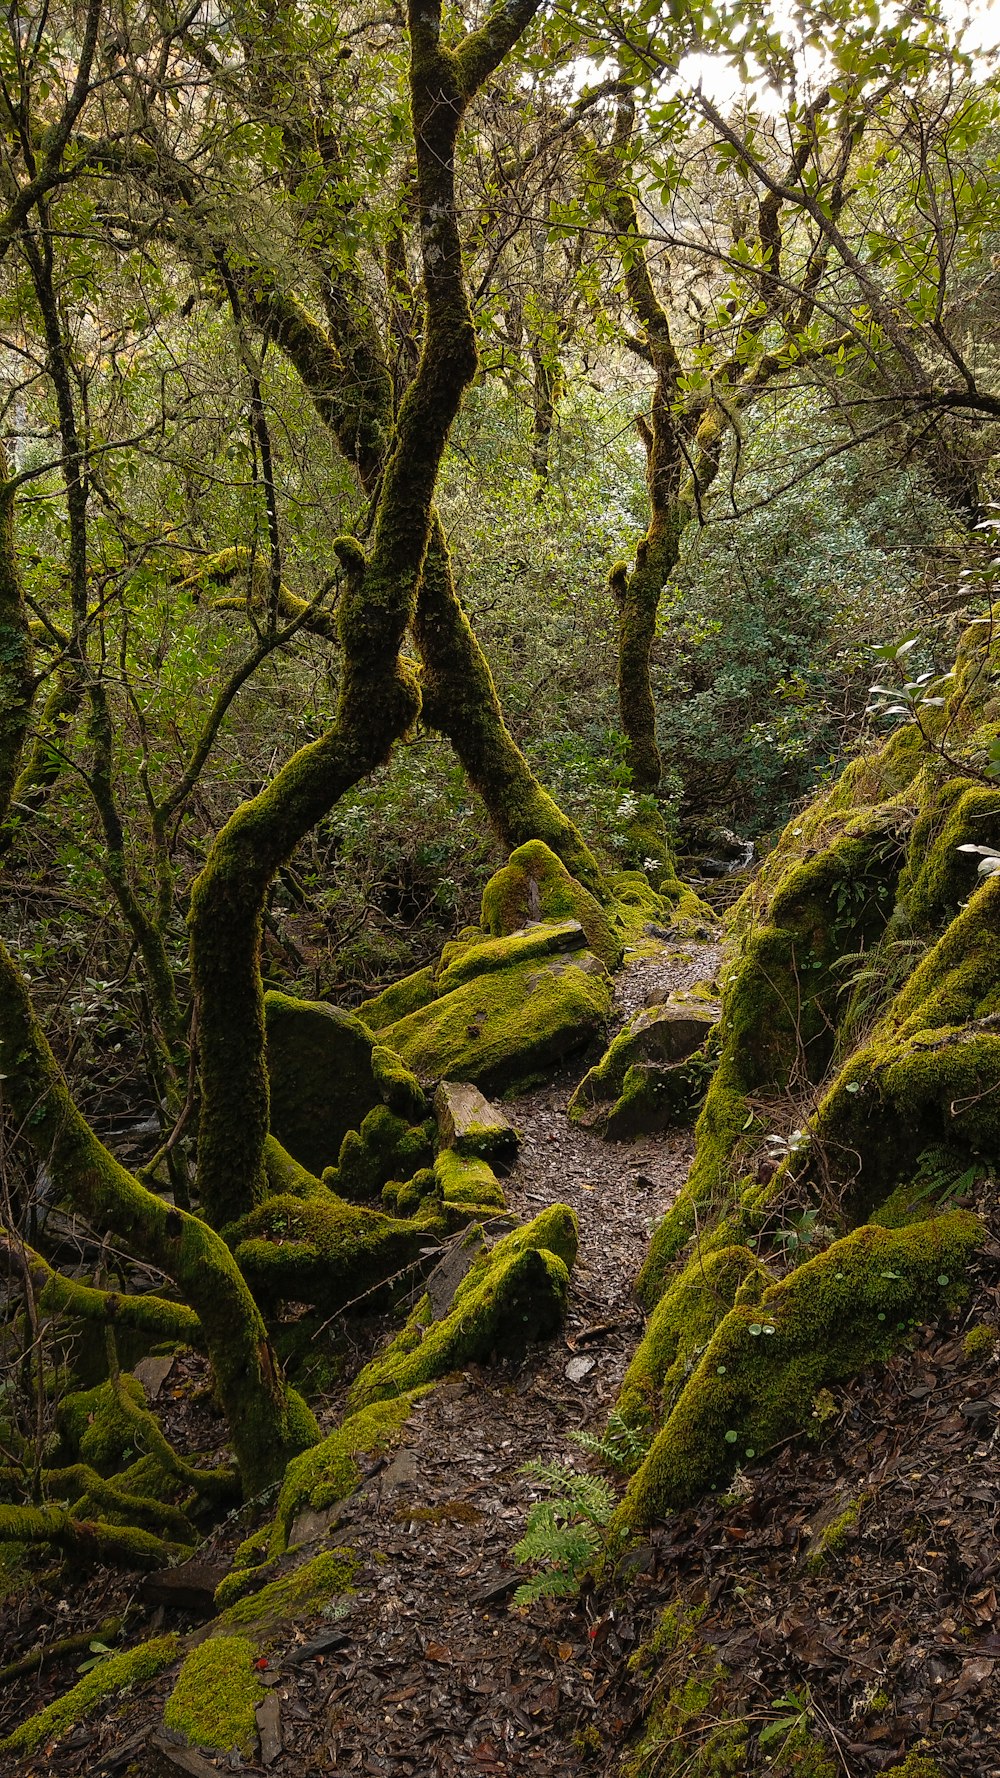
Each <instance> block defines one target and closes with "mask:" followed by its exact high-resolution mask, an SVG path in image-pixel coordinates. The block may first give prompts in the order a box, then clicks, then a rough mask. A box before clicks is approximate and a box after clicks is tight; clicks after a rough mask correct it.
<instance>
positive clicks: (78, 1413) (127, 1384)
mask: <svg viewBox="0 0 1000 1778" xmlns="http://www.w3.org/2000/svg"><path fill="white" fill-rule="evenodd" d="M122 1388H123V1389H124V1392H125V1394H126V1395H127V1397H128V1399H129V1400H130V1401H133V1402H134V1403H135V1405H136V1407H139V1408H144V1407H145V1405H146V1391H145V1390H144V1389H143V1386H142V1384H141V1383H140V1382H139V1381H138V1379H137V1378H135V1377H123V1378H122ZM56 1426H57V1428H58V1431H59V1434H60V1437H61V1439H62V1443H63V1449H64V1454H65V1455H66V1456H68V1457H71V1458H73V1457H79V1458H80V1460H81V1462H83V1463H87V1464H89V1465H90V1467H91V1469H96V1471H97V1473H98V1475H107V1476H110V1475H114V1474H116V1473H117V1472H118V1471H119V1470H120V1469H121V1468H122V1466H123V1465H122V1460H123V1458H124V1456H125V1455H126V1453H127V1452H131V1451H132V1450H133V1448H134V1446H135V1438H136V1430H135V1421H134V1420H133V1419H132V1418H131V1417H130V1416H129V1415H128V1414H127V1413H126V1411H125V1409H124V1408H123V1407H122V1406H121V1404H120V1402H119V1400H118V1397H117V1395H116V1393H115V1389H114V1385H113V1384H112V1383H110V1382H107V1383H98V1384H97V1385H96V1386H95V1387H94V1388H93V1389H80V1390H76V1391H75V1392H73V1393H71V1394H70V1395H64V1396H63V1398H62V1401H61V1402H60V1403H59V1406H58V1408H57V1409H56Z"/></svg>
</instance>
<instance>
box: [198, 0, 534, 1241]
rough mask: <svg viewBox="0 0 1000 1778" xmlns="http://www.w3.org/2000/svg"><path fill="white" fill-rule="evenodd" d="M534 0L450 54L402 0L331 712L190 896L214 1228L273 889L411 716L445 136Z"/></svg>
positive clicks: (254, 1181) (261, 1104)
mask: <svg viewBox="0 0 1000 1778" xmlns="http://www.w3.org/2000/svg"><path fill="white" fill-rule="evenodd" d="M537 5H538V0H520V3H519V4H518V3H514V4H511V3H509V0H508V3H507V4H502V5H499V6H496V7H495V8H494V9H493V11H491V12H490V13H489V14H488V15H487V17H486V20H485V22H484V24H483V25H482V27H481V28H480V29H479V30H478V31H474V32H471V33H469V34H468V35H467V36H466V37H465V38H464V39H463V40H462V41H461V42H460V44H459V45H458V47H457V48H456V49H447V48H445V47H444V46H443V45H442V43H441V12H440V5H439V4H421V3H420V0H411V4H410V7H409V30H410V105H411V118H412V126H413V138H414V148H415V156H416V172H417V203H418V211H419V222H420V239H421V252H422V259H423V270H424V304H425V330H424V341H423V348H422V352H421V357H420V362H419V365H418V368H417V373H416V376H415V377H414V379H413V382H412V383H411V384H410V386H409V388H408V389H407V391H406V394H405V395H404V397H403V400H402V402H401V403H400V407H399V412H398V414H397V416H396V421H395V426H394V429H393V433H392V438H391V442H390V446H389V450H388V454H387V458H386V461H385V465H384V469H383V472H382V476H381V481H380V484H379V492H378V500H377V505H376V511H375V520H374V526H373V529H372V535H371V541H370V544H369V545H368V548H367V550H365V549H363V548H362V546H361V545H360V543H358V542H357V541H356V540H355V539H353V538H342V539H340V541H339V543H338V546H337V548H338V554H339V557H340V560H341V564H342V568H343V572H344V581H345V587H344V592H343V595H342V598H341V603H340V632H341V641H342V645H343V672H342V677H341V690H340V698H339V702H338V708H337V712H336V717H335V721H334V725H333V727H332V728H331V729H330V731H329V732H328V733H327V734H326V735H324V736H323V737H322V738H321V739H320V740H318V741H316V742H314V743H313V744H312V745H311V746H309V747H306V748H303V749H302V750H301V751H300V752H299V753H297V754H296V755H295V756H294V757H293V758H292V759H291V760H290V761H289V762H288V764H287V765H286V766H285V767H284V768H283V770H282V771H281V772H280V773H279V774H278V776H277V778H276V779H275V780H274V782H273V783H272V784H270V785H269V786H268V787H267V788H266V789H265V790H263V791H262V792H261V793H260V795H259V796H257V797H255V798H253V799H252V800H251V801H250V802H248V803H245V804H244V805H243V806H242V807H241V808H240V809H238V810H237V811H236V813H235V814H234V815H233V816H232V817H231V819H230V820H229V821H228V822H227V824H226V826H225V827H224V829H223V830H222V832H221V834H220V835H219V837H218V839H217V841H216V843H215V844H214V846H213V847H212V850H211V852H210V854H209V857H208V859H207V861H206V864H205V867H204V869H203V871H202V873H201V875H200V877H199V878H198V880H197V882H196V884H195V886H194V890H193V893H192V898H191V914H190V927H191V956H192V974H193V981H194V989H195V995H196V999H197V1005H198V1029H199V1039H200V1068H201V1088H202V1111H201V1122H200V1131H199V1151H198V1175H199V1187H200V1192H201V1200H202V1204H203V1206H204V1208H205V1212H206V1214H207V1215H208V1216H209V1217H210V1219H211V1220H212V1221H213V1222H215V1223H216V1224H222V1223H226V1222H229V1221H231V1220H232V1219H233V1218H234V1217H236V1216H237V1215H239V1214H240V1213H241V1212H242V1211H245V1210H247V1209H248V1208H250V1206H251V1205H253V1204H254V1203H255V1202H259V1201H260V1200H261V1199H262V1198H263V1197H264V1195H265V1193H266V1184H265V1176H264V1160H263V1156H264V1142H265V1138H266V1136H267V1131H268V1081H267V1066H266V1058H265V1053H264V1008H263V992H262V985H261V979H260V962H259V953H260V937H261V919H262V914H263V907H264V899H265V896H266V893H267V889H268V886H269V884H270V882H271V879H272V877H273V875H274V873H275V871H276V870H277V869H278V867H279V865H281V864H283V863H284V862H285V861H286V859H288V858H289V857H290V856H291V853H292V852H293V851H294V849H295V847H296V846H297V845H298V843H299V841H300V840H301V839H302V838H304V836H305V835H306V834H307V833H308V832H309V830H310V828H311V827H313V826H314V825H315V823H316V822H317V821H318V820H319V819H320V818H321V817H322V816H323V815H324V814H326V813H327V812H328V810H329V809H331V808H332V807H333V806H334V804H335V803H336V802H337V800H338V799H339V798H340V797H341V796H342V795H343V794H344V792H345V791H346V790H347V789H349V788H350V786H351V785H353V784H355V783H357V782H358V780H359V779H360V778H362V777H364V776H365V775H366V774H367V773H368V772H370V771H371V770H373V769H374V767H375V766H377V765H378V764H380V763H381V761H383V760H384V759H385V758H386V757H387V755H388V753H389V751H390V749H391V747H392V745H393V742H394V741H395V740H397V739H398V738H399V736H401V735H402V734H403V733H404V732H405V731H406V729H407V727H408V726H409V725H410V724H411V723H412V722H413V721H414V720H415V718H416V716H417V714H418V712H419V709H420V694H419V690H418V687H417V684H416V681H415V679H414V677H413V676H412V674H411V672H410V671H409V670H408V669H407V668H406V667H405V666H404V665H403V664H402V663H401V662H400V659H399V649H400V645H401V643H402V641H403V638H404V636H405V634H406V631H407V629H408V627H409V625H410V624H411V622H412V621H413V617H414V613H415V607H416V597H417V588H418V586H419V582H420V576H421V571H422V569H423V565H424V558H425V555H426V551H427V545H428V539H429V537H430V533H431V526H432V520H433V502H434V490H435V485H436V481H437V474H438V468H439V465H440V462H441V457H442V455H443V452H444V448H445V445H446V443H447V439H448V434H449V431H450V429H451V425H452V422H453V421H454V418H455V416H456V414H457V412H458V408H459V404H460V402H461V399H462V394H463V392H464V390H465V388H466V386H467V385H468V384H469V383H470V382H471V380H472V378H473V376H474V375H475V371H476V364H477V356H476V339H475V330H474V327H473V322H472V315H471V311H470V308H469V302H468V297H467V294H466V289H465V279H464V270H463V264H462V248H461V240H460V236H459V231H458V224H457V218H456V208H455V171H454V154H455V145H456V142H457V139H458V133H459V130H460V127H461V123H462V118H463V116H464V114H465V111H466V109H467V107H468V104H469V102H470V100H471V99H472V98H473V96H474V95H475V93H476V92H477V91H478V89H479V87H480V86H481V85H482V82H483V81H484V80H485V79H487V78H488V76H489V75H490V74H491V73H492V71H493V69H494V68H495V67H496V66H497V65H498V64H499V62H500V61H501V60H502V59H503V57H504V56H505V55H506V53H507V51H508V50H509V48H510V47H511V46H512V44H513V43H514V42H516V40H517V38H518V36H519V35H520V34H521V32H522V31H523V30H524V28H525V26H526V25H527V23H528V22H529V20H530V19H531V17H532V16H533V14H534V12H535V10H536V8H537ZM341 381H343V379H341ZM341 411H343V404H342V403H338V405H337V412H341ZM359 424H360V420H359ZM366 436H367V433H366Z"/></svg>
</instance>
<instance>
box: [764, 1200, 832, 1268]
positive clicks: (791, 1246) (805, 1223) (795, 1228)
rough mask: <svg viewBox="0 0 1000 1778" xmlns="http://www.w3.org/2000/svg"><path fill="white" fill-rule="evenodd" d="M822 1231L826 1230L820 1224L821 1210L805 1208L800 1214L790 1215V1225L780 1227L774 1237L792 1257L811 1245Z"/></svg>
mask: <svg viewBox="0 0 1000 1778" xmlns="http://www.w3.org/2000/svg"><path fill="white" fill-rule="evenodd" d="M822 1233H824V1230H823V1228H822V1225H821V1224H820V1220H819V1211H818V1210H815V1209H809V1210H803V1211H802V1212H801V1214H800V1215H799V1216H792V1217H790V1218H789V1221H788V1227H787V1228H783V1229H779V1230H778V1232H777V1234H776V1235H775V1237H774V1238H775V1240H776V1241H777V1242H778V1245H779V1246H780V1247H783V1248H784V1250H785V1252H786V1254H788V1256H789V1258H791V1256H792V1255H793V1254H797V1253H801V1252H803V1251H804V1249H805V1248H807V1247H811V1246H812V1244H813V1242H814V1241H817V1240H818V1239H819V1237H820V1235H821V1234H822Z"/></svg>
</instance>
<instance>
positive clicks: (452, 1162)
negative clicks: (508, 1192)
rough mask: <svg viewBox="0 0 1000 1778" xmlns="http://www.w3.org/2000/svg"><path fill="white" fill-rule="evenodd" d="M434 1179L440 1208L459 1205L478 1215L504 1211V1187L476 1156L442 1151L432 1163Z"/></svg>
mask: <svg viewBox="0 0 1000 1778" xmlns="http://www.w3.org/2000/svg"><path fill="white" fill-rule="evenodd" d="M434 1176H435V1178H436V1180H437V1182H438V1188H439V1192H440V1196H441V1202H442V1203H443V1204H460V1205H462V1206H463V1208H465V1209H469V1210H477V1211H480V1212H483V1211H489V1210H505V1209H506V1208H507V1200H506V1198H505V1197H504V1195H503V1187H502V1185H501V1184H500V1181H499V1179H498V1178H497V1176H496V1174H495V1173H494V1171H493V1168H492V1167H491V1166H490V1164H489V1162H488V1161H483V1160H480V1159H479V1156H478V1155H463V1154H459V1153H458V1152H457V1150H456V1149H454V1148H443V1149H442V1150H441V1152H440V1154H439V1155H438V1157H437V1159H436V1160H435V1162H434Z"/></svg>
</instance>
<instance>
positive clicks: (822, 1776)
mask: <svg viewBox="0 0 1000 1778" xmlns="http://www.w3.org/2000/svg"><path fill="white" fill-rule="evenodd" d="M767 1770H768V1772H769V1773H771V1774H772V1775H773V1778H841V1774H842V1771H843V1768H842V1766H840V1765H839V1764H838V1762H837V1760H836V1759H834V1757H833V1756H832V1755H831V1753H830V1751H829V1749H828V1748H827V1746H826V1744H825V1743H824V1742H823V1741H821V1740H820V1738H819V1736H818V1735H817V1734H816V1733H815V1732H814V1730H813V1729H812V1728H811V1727H810V1725H809V1723H808V1721H805V1722H801V1721H800V1722H798V1723H796V1725H795V1726H794V1728H792V1729H790V1730H789V1732H788V1734H787V1735H786V1736H785V1738H784V1740H780V1739H779V1740H778V1742H777V1751H775V1750H774V1746H773V1745H772V1747H771V1748H770V1749H769V1756H768V1765H767Z"/></svg>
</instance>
